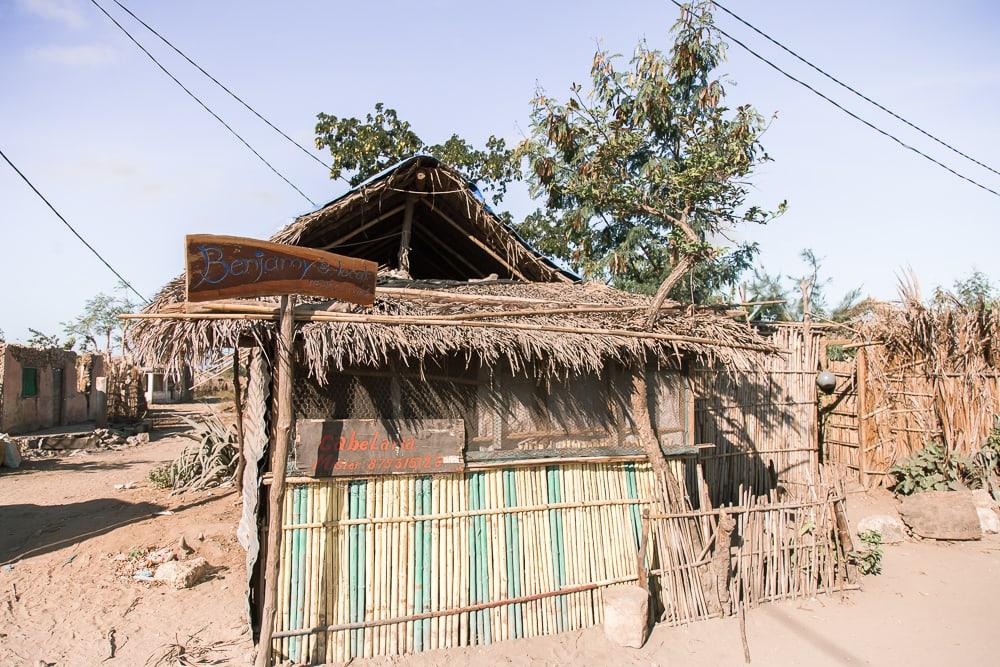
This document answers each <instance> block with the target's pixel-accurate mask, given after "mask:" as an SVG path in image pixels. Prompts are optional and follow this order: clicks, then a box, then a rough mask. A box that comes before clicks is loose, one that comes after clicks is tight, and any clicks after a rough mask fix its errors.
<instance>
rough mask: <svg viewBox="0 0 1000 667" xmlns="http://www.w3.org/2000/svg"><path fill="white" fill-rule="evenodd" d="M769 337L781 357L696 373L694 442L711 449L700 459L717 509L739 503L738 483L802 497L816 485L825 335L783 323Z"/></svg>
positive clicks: (762, 491)
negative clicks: (818, 383) (819, 370)
mask: <svg viewBox="0 0 1000 667" xmlns="http://www.w3.org/2000/svg"><path fill="white" fill-rule="evenodd" d="M769 338H770V341H769V342H770V343H771V344H772V345H773V346H774V347H776V348H778V349H779V350H782V351H783V352H784V354H782V355H773V356H771V357H769V358H766V359H765V360H764V361H763V362H762V363H761V365H760V366H759V367H757V368H756V369H754V370H749V371H736V370H732V369H728V368H722V367H714V366H713V367H700V368H694V369H692V378H693V385H694V390H695V396H696V398H695V410H694V412H695V419H694V425H695V442H698V443H706V444H711V445H714V448H713V449H705V450H700V454H699V461H700V462H701V464H702V466H703V468H704V476H705V480H706V482H707V483H708V486H709V496H710V499H711V504H712V506H719V505H724V504H730V503H734V502H739V498H738V497H737V490H738V489H739V487H740V485H743V486H744V487H745V488H747V489H749V490H751V491H752V493H754V494H755V495H766V494H767V493H768V492H769V491H771V490H773V489H775V488H776V487H778V486H779V485H780V486H781V487H782V488H784V489H785V491H786V492H787V493H789V494H792V495H796V496H801V495H802V494H806V493H808V492H809V490H810V488H811V487H812V486H813V485H814V484H815V483H816V482H817V472H818V469H819V444H818V441H819V430H818V418H817V411H816V370H817V368H818V363H819V357H820V346H821V337H820V334H819V333H817V332H816V331H815V330H812V331H807V330H805V329H804V328H802V327H788V326H781V327H776V328H775V329H774V331H772V332H771V333H770V334H769Z"/></svg>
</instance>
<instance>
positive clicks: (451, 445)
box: [295, 419, 465, 477]
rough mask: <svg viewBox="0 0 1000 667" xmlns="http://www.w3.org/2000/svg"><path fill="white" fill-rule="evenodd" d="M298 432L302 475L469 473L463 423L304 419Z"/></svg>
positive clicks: (298, 463)
mask: <svg viewBox="0 0 1000 667" xmlns="http://www.w3.org/2000/svg"><path fill="white" fill-rule="evenodd" d="M296 433H297V437H296V442H295V462H296V468H297V473H296V474H299V475H307V476H309V477H365V476H368V475H423V474H428V473H440V472H459V471H461V470H464V469H465V458H464V457H463V454H462V452H463V450H464V449H465V422H463V421H462V420H461V419H401V420H385V421H382V420H378V419H300V420H298V421H297V422H296Z"/></svg>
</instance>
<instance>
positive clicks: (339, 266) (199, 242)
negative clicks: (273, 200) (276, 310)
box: [185, 234, 378, 306]
mask: <svg viewBox="0 0 1000 667" xmlns="http://www.w3.org/2000/svg"><path fill="white" fill-rule="evenodd" d="M185 256H186V262H187V263H186V266H187V300H188V301H211V300H213V299H224V298H231V297H256V296H273V295H280V294H307V295H310V296H320V297H326V298H329V299H337V300H340V301H349V302H351V303H356V304H359V305H362V306H370V305H372V303H373V302H374V301H375V278H376V274H377V273H378V265H377V264H376V263H375V262H370V261H368V260H364V259H357V258H354V257H344V256H342V255H335V254H334V253H332V252H326V251H323V250H316V249H315V248H302V247H299V246H294V245H287V244H284V243H270V242H268V241H258V240H256V239H246V238H242V237H238V236H216V235H213V234H190V235H188V236H187V238H186V239H185Z"/></svg>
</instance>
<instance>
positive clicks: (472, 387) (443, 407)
mask: <svg viewBox="0 0 1000 667" xmlns="http://www.w3.org/2000/svg"><path fill="white" fill-rule="evenodd" d="M271 240H272V241H274V242H278V243H283V244H291V245H297V246H305V247H309V248H316V249H323V250H329V251H333V252H337V253H340V254H343V255H349V256H351V257H356V258H363V259H367V260H372V261H374V262H376V263H377V264H378V266H379V271H378V284H377V288H376V291H375V301H374V304H373V305H372V306H371V307H362V306H356V305H350V304H346V303H342V302H329V301H319V300H316V299H309V298H304V299H301V300H299V302H298V305H297V306H296V307H295V309H294V344H293V346H292V349H291V354H292V363H293V373H292V377H293V378H294V380H293V383H292V397H293V401H292V402H293V406H294V409H293V415H294V420H295V421H294V429H293V430H294V431H295V446H294V447H293V448H292V452H291V455H290V458H289V460H288V462H287V469H286V471H287V477H286V478H285V483H286V485H287V490H286V492H285V494H284V499H283V503H282V506H281V507H269V506H268V501H267V498H268V493H267V489H268V487H269V485H270V484H271V482H272V479H273V478H274V476H273V475H274V471H273V470H271V469H269V468H270V465H271V463H270V457H269V456H268V454H269V452H271V451H272V448H273V444H274V442H275V438H276V431H278V430H280V428H281V425H280V424H278V425H277V426H276V421H277V411H278V410H277V408H276V407H275V398H274V397H275V395H276V392H277V389H276V387H277V386H278V383H277V382H274V381H273V378H274V377H275V375H276V371H275V364H274V359H275V349H276V344H275V340H276V329H277V328H278V325H277V321H276V320H277V313H278V303H277V301H276V300H274V299H255V300H229V301H216V302H206V303H186V302H185V292H184V289H185V282H184V277H180V278H178V279H176V280H174V281H173V282H171V283H170V284H168V285H167V286H166V288H165V289H164V290H163V291H162V292H161V293H160V294H159V295H158V296H157V297H156V299H155V301H154V302H153V303H152V305H151V306H149V307H148V308H147V310H146V311H145V313H143V314H141V315H139V316H137V319H136V320H134V321H133V322H132V323H131V325H130V335H131V336H132V338H133V340H134V342H135V349H136V350H137V351H138V352H139V354H141V355H142V357H143V362H144V363H146V364H149V365H156V366H163V367H166V368H171V367H175V366H176V365H178V364H180V363H183V362H185V361H187V362H194V363H202V362H211V361H214V360H215V359H216V358H218V356H220V355H221V354H222V353H223V351H225V353H226V354H232V350H234V349H240V348H249V350H248V351H247V352H246V353H245V354H248V358H249V362H248V364H247V365H248V371H249V372H248V373H247V375H246V376H245V377H244V378H243V380H244V382H245V387H246V392H245V396H244V397H243V398H242V401H241V405H240V407H239V411H240V413H241V414H242V442H243V445H242V446H243V453H244V457H245V461H246V465H245V469H244V470H243V472H242V476H241V481H242V493H243V501H244V503H243V516H242V520H241V523H240V526H239V531H238V534H239V537H240V540H241V543H243V544H244V546H246V548H247V550H248V578H249V588H248V602H249V612H250V618H251V619H252V623H253V624H255V632H260V633H261V636H262V637H264V638H267V637H270V638H271V640H270V644H269V645H268V646H269V647H270V648H269V650H270V651H271V655H272V659H273V661H275V662H277V663H280V662H281V661H283V660H292V661H295V662H297V663H307V664H315V663H322V662H326V661H329V662H334V661H346V660H350V659H351V658H353V657H355V656H373V655H392V654H401V653H408V652H415V651H422V650H428V649H433V648H447V647H452V646H460V645H470V644H483V643H490V642H494V641H498V640H502V639H507V638H516V637H529V636H536V635H541V634H548V633H553V632H560V631H566V630H573V629H578V628H581V627H585V626H589V625H593V624H596V623H600V622H601V620H602V614H603V606H602V595H603V591H604V590H605V589H606V588H607V587H609V586H617V585H621V584H626V583H635V582H637V581H639V582H640V583H645V582H641V581H640V579H641V578H642V576H641V575H640V574H639V572H638V568H637V560H636V555H637V552H638V550H639V548H640V546H641V544H640V543H641V542H643V541H644V538H643V536H644V535H645V534H646V532H647V531H645V530H643V528H642V526H643V525H644V517H643V512H644V511H653V512H654V513H655V512H661V513H662V512H665V511H687V512H688V514H685V515H683V516H682V517H681V518H683V519H685V520H686V519H692V521H694V523H684V522H680V523H670V524H669V525H667V523H664V524H663V526H662V530H661V529H659V528H658V529H657V530H658V531H659V533H658V538H662V539H661V540H660V542H658V543H659V544H660V545H661V546H662V545H663V544H666V543H669V544H672V545H675V546H676V545H682V546H684V551H683V552H677V553H675V552H674V551H670V553H667V552H663V553H661V554H660V555H658V556H655V555H654V556H649V558H648V559H647V560H648V561H649V563H650V565H653V566H657V564H658V567H659V569H658V570H657V569H656V567H654V571H653V577H652V580H653V581H654V588H655V589H657V590H658V591H659V592H660V594H661V600H662V606H663V608H664V612H663V618H664V619H666V620H669V621H677V622H681V621H684V620H691V619H694V618H707V617H709V616H712V615H716V614H717V613H718V612H719V608H718V605H719V604H721V603H716V602H714V601H713V600H710V599H708V598H710V597H712V596H706V595H705V594H704V592H702V591H701V589H700V582H701V581H703V580H705V577H704V576H701V575H702V574H704V573H703V572H702V570H701V569H699V568H702V567H703V566H706V564H707V563H708V562H709V559H708V557H707V554H709V553H710V551H711V549H712V547H711V544H710V543H711V539H709V538H710V536H709V535H708V533H710V532H711V530H712V527H711V526H712V525H713V524H712V523H711V522H710V521H709V519H714V518H718V517H717V516H716V515H713V514H712V512H713V510H711V509H710V508H708V507H707V506H706V507H705V508H704V509H703V510H702V512H701V513H700V514H699V513H698V512H692V511H691V510H692V504H691V503H690V502H689V501H688V500H687V499H688V497H689V496H691V495H692V493H691V492H689V491H688V490H687V487H688V486H690V485H689V484H687V481H688V480H689V479H691V477H692V474H694V475H695V476H696V470H695V471H694V473H692V468H693V466H692V462H693V461H695V452H696V451H697V448H696V444H698V443H696V442H695V434H694V424H693V422H694V414H695V397H694V396H693V395H692V392H691V387H692V382H691V376H690V374H689V372H688V371H689V368H690V367H691V366H692V365H693V364H697V365H699V366H701V367H708V366H711V367H725V368H730V369H741V368H742V369H749V368H751V367H753V366H754V364H756V363H759V360H758V358H759V357H766V356H768V355H772V354H773V353H774V348H773V347H771V346H770V345H769V344H767V342H766V341H765V340H763V339H762V338H760V337H759V336H758V335H756V334H755V333H754V332H753V331H752V330H751V329H750V328H748V327H747V326H745V325H744V324H740V323H738V322H736V321H734V320H733V319H731V318H726V317H723V316H721V315H719V314H718V313H717V312H716V311H706V310H693V309H691V308H689V307H681V306H680V305H678V304H675V303H670V302H667V303H666V304H665V305H664V306H663V308H662V309H661V311H660V312H659V314H658V317H657V318H656V321H655V324H654V325H652V326H651V327H650V328H648V329H647V328H646V327H645V326H644V320H645V318H646V315H647V312H648V310H649V307H650V301H651V299H650V298H648V297H645V296H641V295H635V294H628V293H624V292H621V291H618V290H614V289H611V288H608V287H606V286H604V285H600V284H594V283H583V282H580V281H579V280H578V279H577V277H576V276H574V275H572V274H571V273H569V272H567V271H566V270H564V269H562V268H560V267H559V266H558V265H556V264H554V263H553V262H551V261H549V260H548V259H546V258H544V257H542V256H540V255H539V253H537V252H536V251H534V250H533V249H532V248H531V247H530V246H529V245H528V244H527V243H526V242H525V241H524V240H523V239H521V238H520V237H519V236H518V235H517V234H516V233H515V232H514V231H513V230H512V228H511V227H510V226H508V225H506V224H504V223H503V222H502V221H501V219H500V218H499V217H498V216H497V215H496V214H494V213H493V212H492V211H491V210H490V208H489V207H488V206H487V205H486V204H485V203H484V201H483V198H482V196H481V195H480V193H479V192H478V191H477V189H476V188H475V186H474V185H473V184H471V183H470V182H468V181H467V180H466V179H465V178H464V177H463V176H461V175H460V174H459V173H458V172H457V171H455V170H454V169H452V168H450V167H448V166H446V165H444V164H441V163H439V162H438V161H436V160H434V159H432V158H429V157H414V158H411V159H408V160H406V161H404V162H401V163H399V164H398V165H396V166H394V167H392V168H391V169H389V170H387V171H385V172H383V173H381V174H379V175H377V176H375V177H373V178H372V179H370V180H368V181H367V182H365V183H363V184H362V185H360V186H358V187H356V188H354V189H353V190H351V191H349V192H348V193H347V194H345V195H344V196H342V197H340V198H338V199H336V200H334V201H332V202H330V203H329V204H327V205H325V206H323V207H322V208H320V209H319V210H317V211H314V212H312V213H309V214H306V215H303V216H302V217H300V218H298V219H297V220H296V221H294V222H293V223H292V224H290V225H289V226H288V227H286V228H285V229H283V230H281V231H280V232H278V233H277V234H276V235H275V236H274V237H273V238H272V239H271ZM330 437H332V438H333V440H328V439H329V438H330ZM317 442H318V443H320V444H319V446H317V444H316V443H317ZM326 442H333V443H335V444H334V446H333V451H332V452H331V451H325V452H324V449H323V447H324V445H323V443H326ZM279 464H280V463H279ZM278 477H280V476H278ZM695 493H697V490H695ZM706 505H707V504H706ZM805 506H806V505H804V504H803V505H798V506H796V507H805ZM276 513H278V514H277V518H278V519H280V521H277V522H275V523H274V524H272V525H276V526H279V530H280V531H281V540H280V548H279V549H278V553H276V554H272V555H271V556H272V562H273V563H274V564H275V566H274V570H273V571H266V570H267V568H266V563H267V562H269V559H268V557H267V555H266V554H264V553H263V547H264V546H265V545H266V544H268V541H269V540H268V535H267V530H268V524H269V518H274V517H275V516H276ZM755 516H757V515H755ZM761 516H762V515H761ZM674 518H676V517H674ZM814 519H815V517H814ZM654 522H655V517H654ZM741 525H742V524H741ZM761 525H763V523H762V524H761ZM814 525H815V526H817V528H816V529H815V531H816V532H814V533H812V537H801V535H804V534H805V533H798V535H800V537H794V536H793V538H792V539H805V540H808V539H813V542H812V543H811V544H812V545H813V556H814V557H813V558H812V561H811V562H812V565H811V567H814V568H819V570H821V571H822V576H823V577H824V580H825V581H826V582H827V583H826V585H827V586H829V585H830V584H829V577H828V576H827V574H828V573H832V572H833V567H834V566H833V565H832V564H831V563H832V562H833V561H831V560H829V559H830V558H831V557H832V556H831V555H830V554H831V553H832V552H831V551H830V550H829V549H827V547H829V545H828V544H826V543H825V542H823V543H822V545H821V544H820V540H819V539H817V538H816V537H815V536H816V535H821V534H823V530H824V526H826V527H828V526H829V524H828V522H825V519H819V520H817V523H815V524H814ZM654 532H655V531H654ZM792 532H793V533H795V532H796V531H792ZM718 542H719V543H720V544H722V543H723V540H722V539H719V540H718ZM773 542H774V545H776V546H775V547H774V548H775V551H774V554H773V556H774V558H775V561H774V562H775V563H778V562H779V560H780V559H782V558H786V557H787V556H788V554H790V553H793V550H791V549H790V548H789V547H788V546H787V545H786V544H785V543H784V542H782V541H781V540H779V539H775V540H774V541H773ZM724 544H725V547H726V548H725V549H721V550H717V551H720V553H722V554H723V559H724V560H726V562H727V563H728V545H729V543H728V540H726V541H725V542H724ZM671 548H672V547H671ZM757 548H758V549H762V548H763V547H761V546H760V545H759V544H758V547H757ZM821 548H822V549H827V551H822V550H821ZM651 552H652V547H651ZM759 553H763V551H761V552H759ZM668 559H669V561H670V562H667V560H668ZM752 560H753V559H749V560H748V562H750V561H752ZM763 561H764V556H761V560H760V561H759V562H763ZM761 567H763V566H761ZM784 567H785V568H786V569H785V570H784V571H785V572H788V571H795V572H796V575H795V576H794V577H788V578H789V579H794V582H793V583H792V584H791V585H789V586H786V587H785V588H783V589H782V590H781V591H779V590H777V589H775V590H773V591H769V590H763V589H761V590H760V591H759V596H760V597H761V599H773V598H776V597H781V593H788V592H791V593H792V594H794V593H795V591H797V590H799V589H798V588H797V586H799V585H800V583H801V582H804V581H810V580H811V579H810V576H809V575H808V574H807V573H805V572H800V571H798V570H796V569H795V567H792V566H791V564H789V563H785V565H784ZM819 570H818V571H819ZM779 571H780V568H778V567H775V568H772V572H779ZM768 576H771V575H768ZM269 577H274V578H275V580H276V582H277V591H278V595H277V601H276V605H277V606H276V609H275V611H274V614H275V616H274V622H273V625H271V624H270V622H269V618H264V621H263V627H260V626H261V616H262V607H263V605H264V601H263V597H265V596H264V595H263V594H262V591H263V586H264V582H265V580H267V579H268V578H269ZM764 579H765V577H764V576H763V575H762V576H761V581H762V582H763V581H764ZM812 580H818V579H816V577H813V579H812ZM713 581H715V579H713ZM723 581H725V579H724V580H723ZM768 581H770V580H768ZM814 583H815V582H814ZM820 585H822V584H820ZM727 586H728V584H726V585H725V586H724V587H727ZM754 590H756V588H754ZM713 595H714V594H713ZM727 596H728V593H727ZM719 599H720V600H721V599H722V596H721V594H720V596H719ZM726 599H727V600H728V597H727V598H726ZM727 604H728V602H727ZM265 648H267V647H265Z"/></svg>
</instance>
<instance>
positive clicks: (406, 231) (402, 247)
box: [399, 195, 416, 277]
mask: <svg viewBox="0 0 1000 667" xmlns="http://www.w3.org/2000/svg"><path fill="white" fill-rule="evenodd" d="M414 202H416V197H415V196H414V195H407V196H406V208H405V209H404V210H403V232H402V234H401V235H400V237H399V270H400V271H402V272H403V273H405V274H406V275H407V277H409V275H410V237H411V236H412V235H413V204H414Z"/></svg>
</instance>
